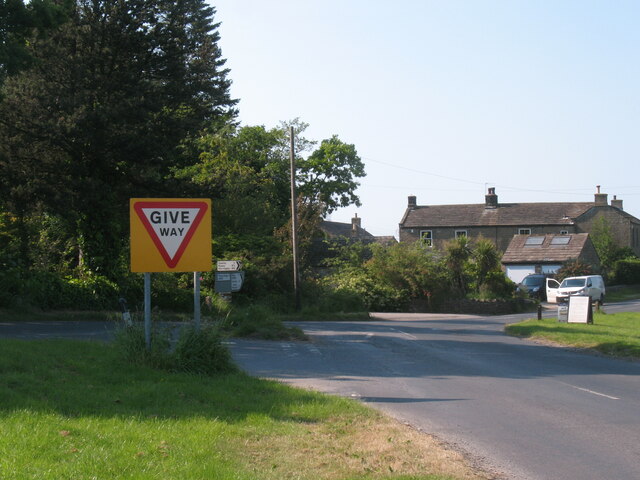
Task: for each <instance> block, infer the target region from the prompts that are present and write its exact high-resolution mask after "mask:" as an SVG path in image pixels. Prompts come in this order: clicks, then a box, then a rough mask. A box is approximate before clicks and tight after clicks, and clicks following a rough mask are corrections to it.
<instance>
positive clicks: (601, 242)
mask: <svg viewBox="0 0 640 480" xmlns="http://www.w3.org/2000/svg"><path fill="white" fill-rule="evenodd" d="M590 236H591V241H592V242H593V246H594V247H595V249H596V252H597V253H598V257H600V266H601V267H602V270H603V272H605V273H608V272H610V271H611V270H612V269H613V268H614V266H615V263H616V261H618V260H621V259H623V258H625V257H628V256H629V254H630V253H631V254H633V252H632V251H631V252H630V249H629V248H625V247H620V245H618V243H617V242H616V241H615V239H614V236H613V232H612V231H611V226H610V225H609V222H608V221H607V219H606V218H605V217H598V218H597V219H596V220H595V221H594V222H593V229H592V231H591V234H590Z"/></svg>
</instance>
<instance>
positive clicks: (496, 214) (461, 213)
mask: <svg viewBox="0 0 640 480" xmlns="http://www.w3.org/2000/svg"><path fill="white" fill-rule="evenodd" d="M593 206H594V205H593V202H570V203H569V202H567V203H500V204H499V205H498V207H494V208H487V206H486V204H484V203H479V204H466V205H465V204H463V205H426V206H416V207H413V208H410V209H408V210H407V211H406V212H405V215H404V218H403V219H402V222H401V225H402V227H404V228H414V227H466V226H469V227H475V226H478V227H483V226H505V225H512V226H531V225H572V224H573V221H574V219H575V218H576V217H579V216H580V215H582V214H584V213H586V212H587V211H588V210H589V209H591V208H593Z"/></svg>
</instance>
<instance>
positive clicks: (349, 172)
mask: <svg viewBox="0 0 640 480" xmlns="http://www.w3.org/2000/svg"><path fill="white" fill-rule="evenodd" d="M298 168H299V178H300V187H299V191H300V193H301V194H302V195H305V196H306V197H307V198H315V199H317V200H318V201H319V202H320V203H321V204H322V205H323V206H324V212H325V213H331V212H332V211H334V210H336V209H337V208H340V207H346V206H348V205H351V204H355V205H358V206H360V199H359V198H358V196H357V195H356V194H355V191H356V189H357V188H358V186H359V185H360V184H359V183H358V181H357V180H356V179H357V178H361V177H364V176H365V172H364V164H363V163H362V160H361V159H360V157H359V156H358V153H357V152H356V149H355V146H354V145H352V144H347V143H344V142H342V141H341V140H340V139H339V138H338V137H337V136H336V135H334V136H333V137H331V138H330V139H328V140H323V141H322V142H321V143H320V147H319V148H318V149H317V150H315V151H314V152H313V153H312V154H311V155H310V156H309V158H307V159H306V160H302V161H300V162H299V163H298Z"/></svg>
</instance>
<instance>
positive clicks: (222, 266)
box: [216, 260, 242, 272]
mask: <svg viewBox="0 0 640 480" xmlns="http://www.w3.org/2000/svg"><path fill="white" fill-rule="evenodd" d="M241 268H242V262H241V261H240V260H219V261H218V262H217V264H216V270H218V271H219V272H237V271H238V270H240V269H241Z"/></svg>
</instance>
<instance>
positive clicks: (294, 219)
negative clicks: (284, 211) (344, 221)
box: [289, 127, 300, 311]
mask: <svg viewBox="0 0 640 480" xmlns="http://www.w3.org/2000/svg"><path fill="white" fill-rule="evenodd" d="M289 136H290V147H289V163H290V167H291V168H290V171H291V247H292V249H293V292H294V295H295V298H296V311H298V310H300V268H299V265H298V204H297V202H298V196H297V195H296V156H295V150H294V139H293V127H289Z"/></svg>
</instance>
